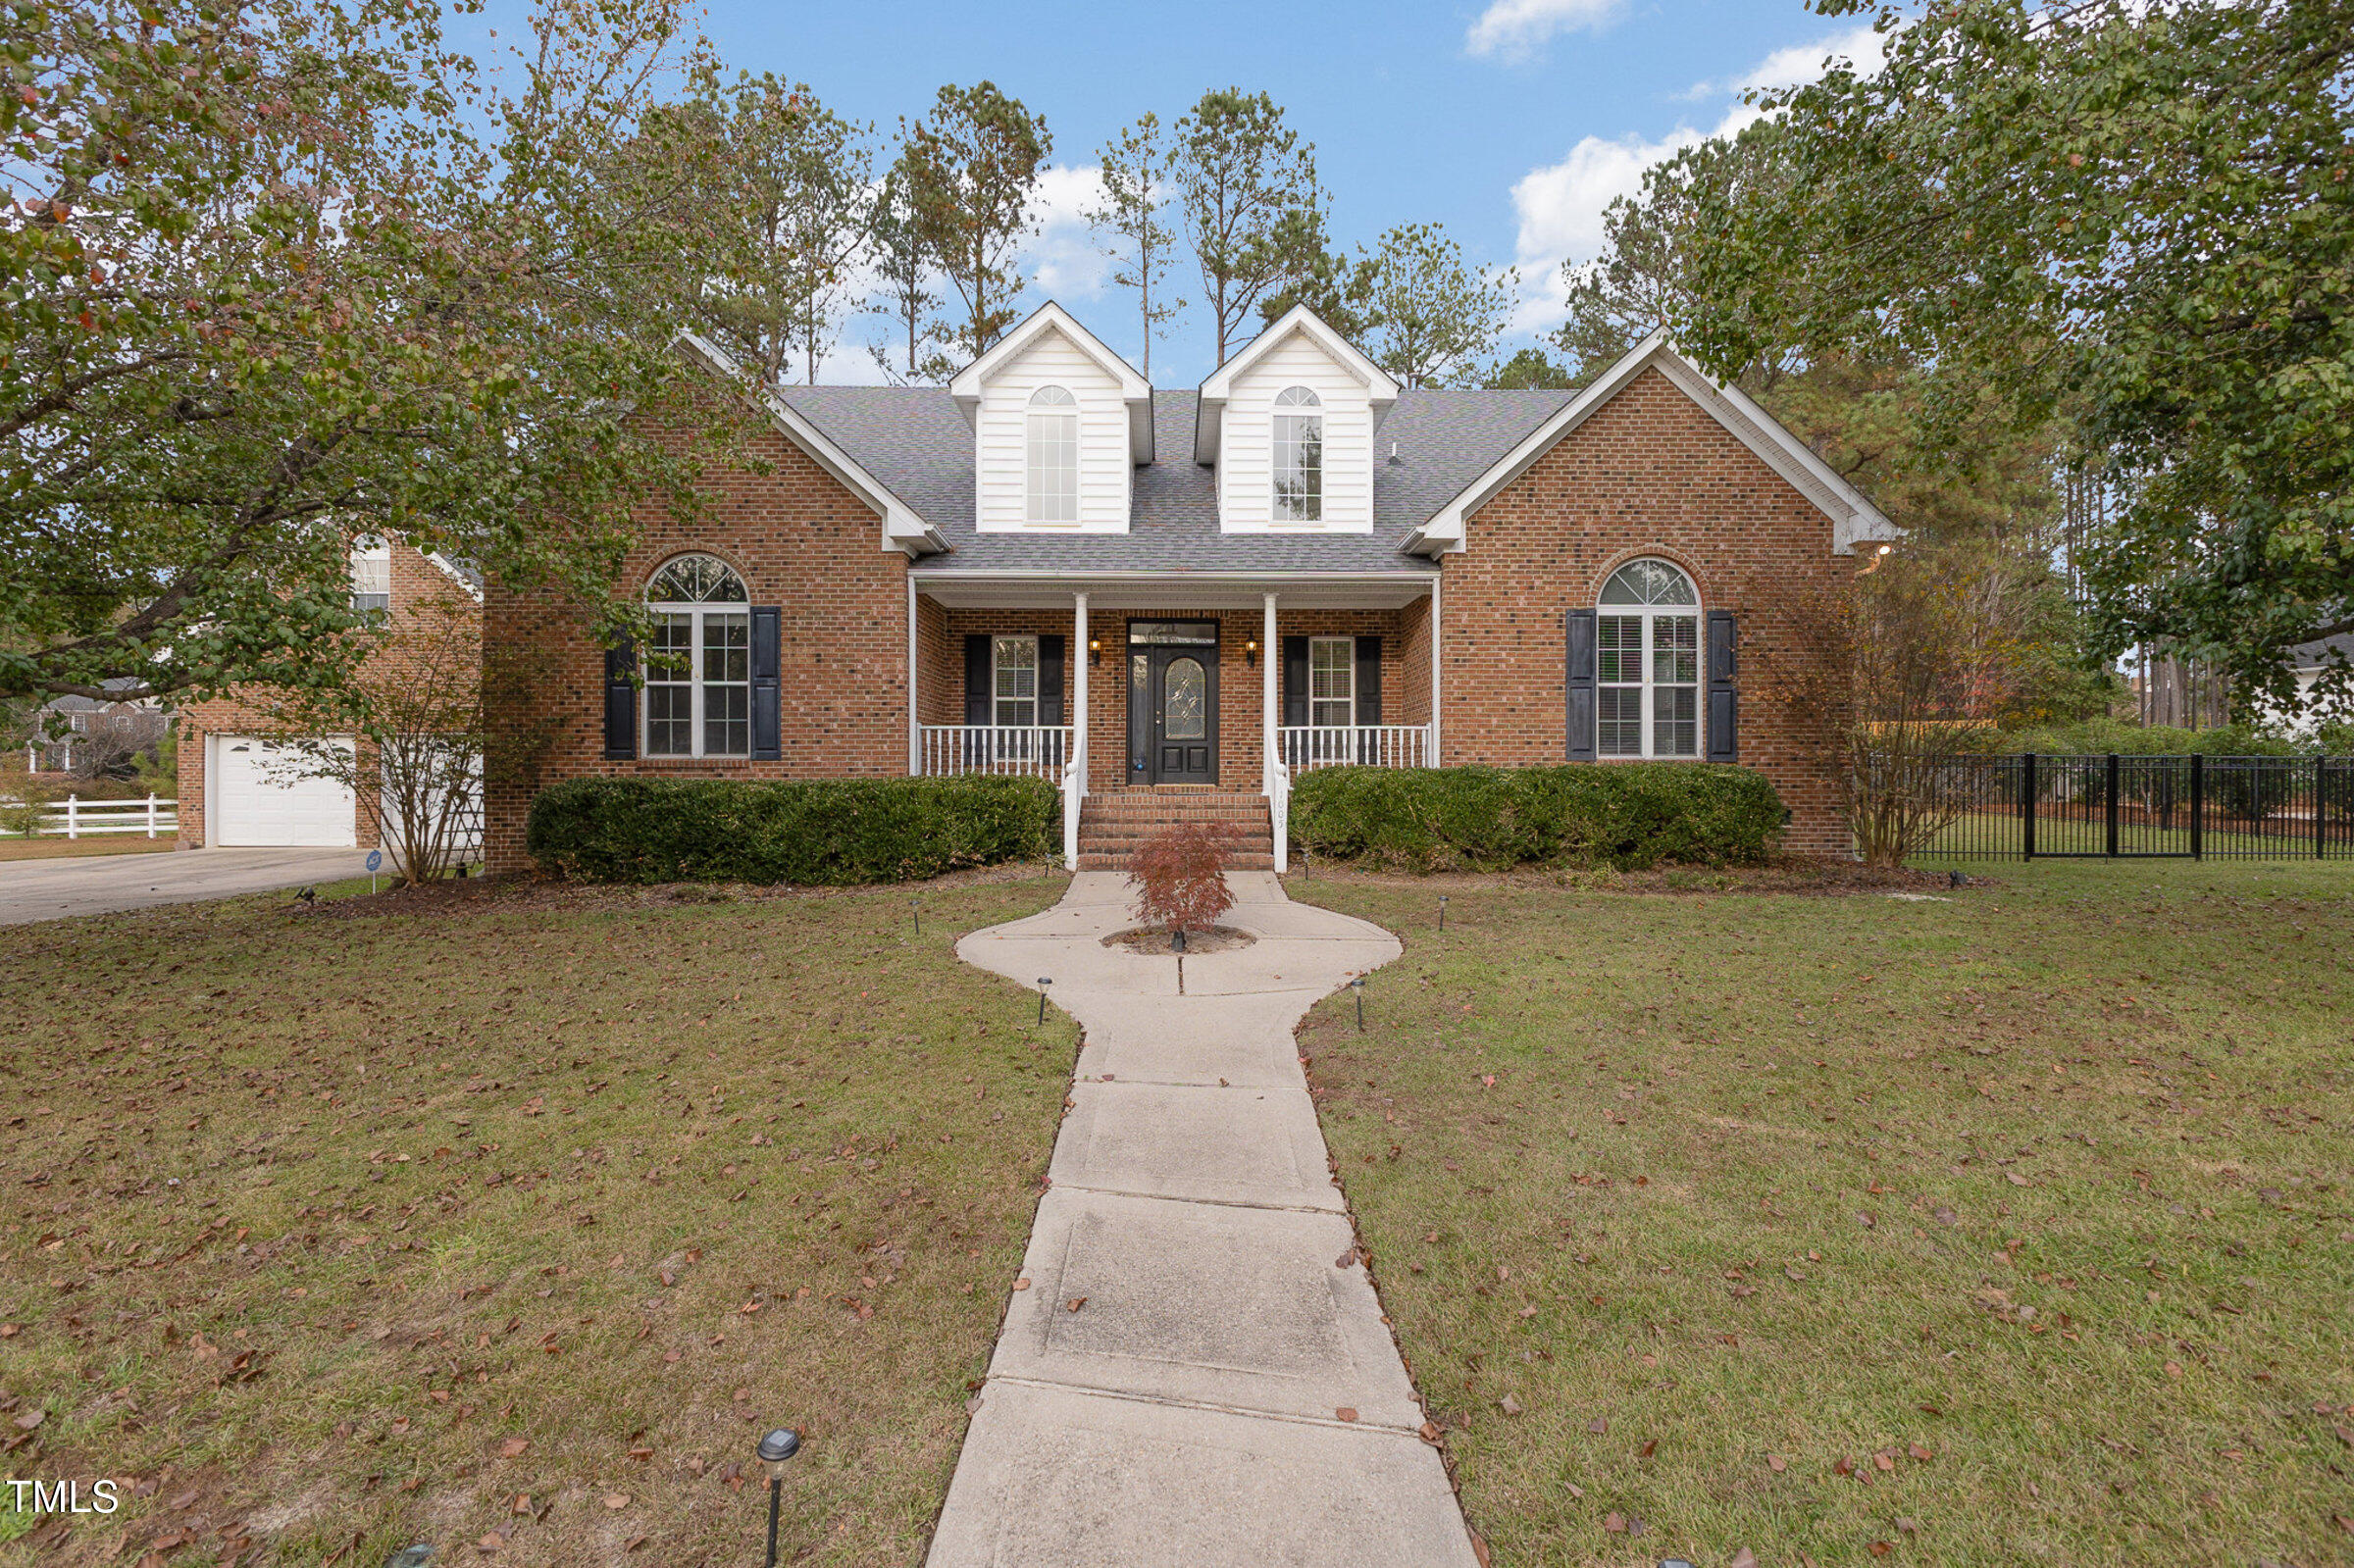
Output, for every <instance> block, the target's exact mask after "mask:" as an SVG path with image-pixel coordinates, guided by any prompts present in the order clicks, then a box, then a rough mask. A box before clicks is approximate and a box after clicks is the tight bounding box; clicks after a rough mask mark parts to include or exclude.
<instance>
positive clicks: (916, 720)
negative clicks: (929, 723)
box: [907, 578, 924, 779]
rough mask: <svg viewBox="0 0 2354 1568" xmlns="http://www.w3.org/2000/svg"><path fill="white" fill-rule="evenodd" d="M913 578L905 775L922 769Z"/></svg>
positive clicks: (909, 607)
mask: <svg viewBox="0 0 2354 1568" xmlns="http://www.w3.org/2000/svg"><path fill="white" fill-rule="evenodd" d="M915 664H916V651H915V579H913V578H909V579H908V580H907V777H908V778H910V779H912V778H914V777H915V776H916V775H917V774H920V773H922V772H923V771H924V731H923V710H922V709H921V708H919V707H917V706H916V704H915Z"/></svg>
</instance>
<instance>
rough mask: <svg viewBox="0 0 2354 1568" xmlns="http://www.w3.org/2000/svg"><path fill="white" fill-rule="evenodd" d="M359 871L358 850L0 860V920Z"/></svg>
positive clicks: (176, 899) (363, 866) (109, 909)
mask: <svg viewBox="0 0 2354 1568" xmlns="http://www.w3.org/2000/svg"><path fill="white" fill-rule="evenodd" d="M366 875H368V851H367V850H365V849H191V850H187V851H185V852H180V851H175V850H165V851H163V852H161V853H158V854H152V855H93V856H90V857H88V858H86V859H84V858H77V857H73V856H68V857H64V858H61V859H57V860H8V861H0V926H21V925H23V924H25V923H26V922H27V921H33V920H63V919H65V918H67V917H68V916H71V915H105V914H111V913H114V912H115V911H117V910H124V909H148V908H152V907H153V906H155V905H157V904H189V903H199V902H202V901H203V900H205V899H208V898H233V897H235V896H237V895H238V894H239V893H259V892H268V891H269V890H270V889H272V888H274V887H301V886H307V885H310V884H312V883H321V882H334V881H337V880H339V879H342V878H346V877H365V876H366Z"/></svg>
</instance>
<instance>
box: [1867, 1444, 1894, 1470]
mask: <svg viewBox="0 0 2354 1568" xmlns="http://www.w3.org/2000/svg"><path fill="white" fill-rule="evenodd" d="M1871 1463H1872V1468H1873V1469H1875V1470H1894V1469H1895V1468H1896V1455H1895V1454H1892V1453H1890V1452H1888V1451H1887V1450H1886V1449H1884V1448H1883V1449H1882V1450H1881V1451H1880V1452H1878V1453H1875V1454H1873V1455H1872V1456H1871Z"/></svg>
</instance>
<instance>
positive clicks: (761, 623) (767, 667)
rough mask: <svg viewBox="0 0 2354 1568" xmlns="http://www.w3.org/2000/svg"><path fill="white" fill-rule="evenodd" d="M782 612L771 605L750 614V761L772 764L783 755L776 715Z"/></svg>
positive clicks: (781, 667)
mask: <svg viewBox="0 0 2354 1568" xmlns="http://www.w3.org/2000/svg"><path fill="white" fill-rule="evenodd" d="M784 641H785V612H784V611H783V610H780V609H778V608H776V607H775V606H774V605H771V606H769V607H768V608H766V609H762V608H759V607H757V606H755V607H754V608H753V610H752V760H753V761H754V762H775V761H776V760H777V759H778V758H780V757H782V756H783V755H785V748H784V746H783V745H782V743H781V741H782V738H783V733H784V724H783V716H782V715H781V714H780V713H779V711H778V709H779V706H780V695H781V686H782V684H783V682H782V677H783V675H784V673H785V672H784V663H785V660H784V652H785V650H784Z"/></svg>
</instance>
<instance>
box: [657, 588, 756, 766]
mask: <svg viewBox="0 0 2354 1568" xmlns="http://www.w3.org/2000/svg"><path fill="white" fill-rule="evenodd" d="M645 608H646V612H647V613H648V614H649V615H650V616H651V617H652V619H653V634H652V637H651V639H650V641H649V642H648V645H647V647H646V658H645V753H644V754H645V755H646V756H649V757H748V756H750V755H751V754H752V669H751V658H752V626H751V612H750V611H749V610H748V609H747V608H746V604H745V594H744V591H743V580H742V578H740V577H738V576H737V575H736V573H735V570H734V569H733V568H732V567H730V566H729V565H728V564H727V562H725V561H722V560H721V559H720V558H719V557H718V556H716V555H681V556H675V557H673V558H672V559H670V560H668V561H665V562H664V563H662V567H661V570H659V571H657V572H656V573H655V574H654V575H653V578H652V580H651V581H650V582H647V583H646V587H645Z"/></svg>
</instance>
